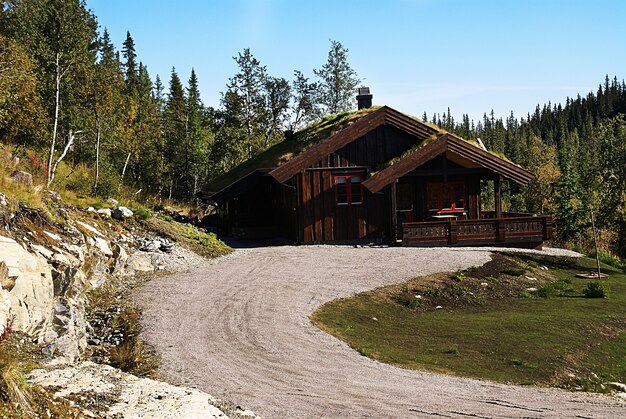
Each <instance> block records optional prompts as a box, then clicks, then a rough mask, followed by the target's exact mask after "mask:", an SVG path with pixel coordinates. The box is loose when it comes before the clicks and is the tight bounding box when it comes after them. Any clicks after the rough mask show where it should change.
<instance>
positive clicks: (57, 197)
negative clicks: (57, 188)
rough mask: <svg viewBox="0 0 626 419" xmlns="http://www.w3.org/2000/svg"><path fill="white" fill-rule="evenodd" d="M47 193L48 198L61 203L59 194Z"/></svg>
mask: <svg viewBox="0 0 626 419" xmlns="http://www.w3.org/2000/svg"><path fill="white" fill-rule="evenodd" d="M48 195H49V196H50V199H52V200H53V201H54V202H56V203H57V204H60V203H61V195H59V194H58V193H57V192H54V191H48Z"/></svg>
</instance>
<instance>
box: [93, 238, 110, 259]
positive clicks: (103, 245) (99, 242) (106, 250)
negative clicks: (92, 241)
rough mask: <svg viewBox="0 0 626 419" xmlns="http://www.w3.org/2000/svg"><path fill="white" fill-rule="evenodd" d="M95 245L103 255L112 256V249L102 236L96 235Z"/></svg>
mask: <svg viewBox="0 0 626 419" xmlns="http://www.w3.org/2000/svg"><path fill="white" fill-rule="evenodd" d="M96 247H97V248H98V249H99V250H100V251H101V252H102V254H103V255H106V256H113V251H112V250H111V248H110V247H109V243H108V242H107V241H106V240H104V239H103V238H102V237H96Z"/></svg>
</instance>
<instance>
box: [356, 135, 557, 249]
mask: <svg viewBox="0 0 626 419" xmlns="http://www.w3.org/2000/svg"><path fill="white" fill-rule="evenodd" d="M533 177H534V175H533V174H532V173H530V172H528V171H527V170H525V169H523V168H521V167H519V166H517V165H515V164H513V163H511V162H509V161H507V160H504V159H502V158H500V157H497V156H494V155H492V154H491V153H488V152H487V151H486V150H483V149H480V148H478V147H476V146H474V145H472V144H469V143H467V142H466V141H464V140H462V139H459V138H456V137H453V136H450V137H448V138H446V139H445V141H438V142H437V143H434V144H428V145H426V146H424V147H422V148H420V149H419V150H416V151H415V152H413V153H411V154H410V155H409V156H407V157H406V158H404V159H403V160H401V161H400V162H399V163H398V164H395V165H392V166H390V167H387V168H385V169H384V170H382V171H380V172H378V173H375V174H374V175H373V176H372V177H371V178H370V179H368V180H367V181H366V182H364V186H366V187H367V188H368V189H370V191H372V192H377V191H378V190H381V189H382V188H383V187H385V188H388V190H389V192H390V197H391V203H390V204H391V205H390V207H391V213H390V216H391V220H390V221H391V223H390V224H391V226H392V229H391V233H392V236H393V237H392V242H393V243H396V244H398V245H402V246H423V247H429V246H511V247H526V248H540V247H541V246H542V244H543V241H545V240H549V239H550V238H551V237H552V220H551V217H550V216H548V215H532V214H525V213H513V212H504V211H503V209H502V182H503V180H505V179H509V180H512V181H514V182H516V183H518V184H522V185H524V184H526V183H528V182H529V181H530V180H531V179H532V178H533ZM484 182H488V187H489V189H490V191H491V192H492V194H491V195H492V196H493V201H492V202H490V205H489V207H490V208H491V209H492V210H490V211H485V210H484V208H483V207H484V205H483V203H482V202H481V184H482V186H483V187H484V186H486V184H485V183H484Z"/></svg>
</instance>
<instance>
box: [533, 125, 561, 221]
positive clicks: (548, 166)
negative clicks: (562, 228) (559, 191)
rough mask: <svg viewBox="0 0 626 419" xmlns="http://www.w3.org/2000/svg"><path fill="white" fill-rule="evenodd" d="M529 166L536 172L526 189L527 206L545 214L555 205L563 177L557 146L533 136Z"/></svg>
mask: <svg viewBox="0 0 626 419" xmlns="http://www.w3.org/2000/svg"><path fill="white" fill-rule="evenodd" d="M527 155H528V157H527V168H528V169H529V170H530V171H532V172H533V173H534V174H535V178H534V179H533V180H532V181H530V183H529V184H528V186H527V187H526V190H525V196H526V208H527V209H528V210H529V211H531V212H534V213H539V214H544V213H546V211H550V210H551V209H552V208H553V207H552V205H553V202H554V193H555V188H556V184H557V182H558V180H559V179H560V177H561V170H560V169H559V165H558V159H557V152H556V147H555V146H549V145H546V144H544V143H543V142H542V141H541V139H540V138H539V137H536V136H533V137H532V138H531V140H530V142H529V147H528V150H527Z"/></svg>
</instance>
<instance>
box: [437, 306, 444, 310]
mask: <svg viewBox="0 0 626 419" xmlns="http://www.w3.org/2000/svg"><path fill="white" fill-rule="evenodd" d="M441 308H443V307H441V306H437V307H435V309H437V310H439V309H441Z"/></svg>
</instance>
